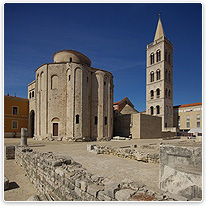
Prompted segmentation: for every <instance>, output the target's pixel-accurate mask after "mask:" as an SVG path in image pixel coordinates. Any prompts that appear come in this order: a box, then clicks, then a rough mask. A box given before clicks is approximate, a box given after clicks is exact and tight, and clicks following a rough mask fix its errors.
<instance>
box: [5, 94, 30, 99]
mask: <svg viewBox="0 0 206 206" xmlns="http://www.w3.org/2000/svg"><path fill="white" fill-rule="evenodd" d="M4 97H8V98H16V99H23V100H29V99H27V98H22V97H15V96H11V95H4Z"/></svg>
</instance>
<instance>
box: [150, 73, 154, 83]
mask: <svg viewBox="0 0 206 206" xmlns="http://www.w3.org/2000/svg"><path fill="white" fill-rule="evenodd" d="M153 81H154V72H150V82H153Z"/></svg>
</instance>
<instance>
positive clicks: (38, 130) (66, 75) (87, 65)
mask: <svg viewBox="0 0 206 206" xmlns="http://www.w3.org/2000/svg"><path fill="white" fill-rule="evenodd" d="M53 59H54V63H47V64H43V65H41V66H40V67H39V68H37V69H36V78H35V80H34V81H33V82H31V83H30V84H29V85H28V98H29V111H30V135H31V136H33V137H34V138H35V139H45V138H49V137H51V138H54V139H56V138H57V139H58V138H61V139H65V140H70V139H71V140H80V141H90V140H110V139H111V137H112V135H113V134H112V132H113V76H112V74H111V73H110V72H108V71H105V70H100V69H96V68H92V67H91V61H90V59H89V58H88V57H86V56H85V55H83V54H81V53H79V52H77V51H73V50H64V51H59V52H56V53H55V54H54V56H53Z"/></svg>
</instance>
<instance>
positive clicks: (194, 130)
mask: <svg viewBox="0 0 206 206" xmlns="http://www.w3.org/2000/svg"><path fill="white" fill-rule="evenodd" d="M173 112H174V113H173V117H174V119H173V121H174V126H175V127H176V128H177V131H178V132H179V133H180V135H181V134H183V135H187V133H190V134H193V135H195V136H202V103H193V104H183V105H179V106H174V107H173Z"/></svg>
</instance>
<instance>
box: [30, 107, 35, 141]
mask: <svg viewBox="0 0 206 206" xmlns="http://www.w3.org/2000/svg"><path fill="white" fill-rule="evenodd" d="M34 118H35V113H34V110H31V112H30V136H31V137H34Z"/></svg>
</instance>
